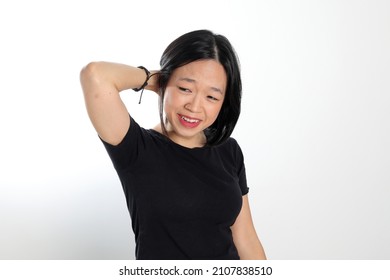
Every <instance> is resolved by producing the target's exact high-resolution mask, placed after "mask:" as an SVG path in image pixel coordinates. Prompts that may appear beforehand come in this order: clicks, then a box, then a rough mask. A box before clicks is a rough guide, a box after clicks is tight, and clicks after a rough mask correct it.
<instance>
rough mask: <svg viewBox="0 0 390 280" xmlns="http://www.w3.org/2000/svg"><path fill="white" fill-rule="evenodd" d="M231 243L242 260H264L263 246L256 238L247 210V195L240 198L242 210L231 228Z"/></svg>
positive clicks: (249, 213)
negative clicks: (232, 242)
mask: <svg viewBox="0 0 390 280" xmlns="http://www.w3.org/2000/svg"><path fill="white" fill-rule="evenodd" d="M231 230H232V233H233V241H234V244H235V245H236V248H237V251H238V254H239V256H240V259H242V260H266V259H267V257H266V255H265V252H264V249H263V246H262V245H261V242H260V240H259V238H258V236H257V233H256V230H255V227H254V225H253V221H252V216H251V211H250V208H249V200H248V195H244V196H243V197H242V208H241V212H240V214H239V215H238V217H237V219H236V221H235V223H234V224H233V226H232V227H231Z"/></svg>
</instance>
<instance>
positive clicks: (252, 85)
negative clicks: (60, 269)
mask: <svg viewBox="0 0 390 280" xmlns="http://www.w3.org/2000/svg"><path fill="white" fill-rule="evenodd" d="M389 14H390V2H388V1H385V0H383V1H379V0H375V1H373V0H370V1H368V0H367V1H363V0H357V1H346V0H344V1H340V0H338V1H336V0H331V1H318V0H317V1H309V0H307V1H303V0H300V1H287V0H286V1H244V0H243V1H226V0H218V1H211V0H208V1H205V0H197V1H179V0H177V1H173V0H171V1H168V0H167V1H156V0H149V1H125V0H123V1H119V0H110V1H77V2H76V1H75V2H72V1H43V0H38V1H2V2H1V4H0V36H1V43H0V79H1V80H0V94H1V95H0V96H1V98H0V133H1V138H0V141H1V142H0V259H129V258H134V241H133V235H132V231H131V228H130V218H129V215H128V213H127V209H126V204H125V200H124V196H123V194H122V190H121V186H120V183H119V180H118V178H117V176H116V173H115V171H114V169H113V167H112V164H111V162H110V160H109V158H108V156H107V154H106V152H105V150H104V147H103V145H102V144H101V142H100V141H99V139H98V138H97V136H96V133H95V131H94V130H93V128H92V125H91V124H90V123H89V119H88V117H87V114H86V111H85V108H84V100H83V96H82V92H81V88H80V84H79V72H80V70H81V68H82V67H83V66H84V65H85V64H86V63H88V62H89V61H93V60H107V61H115V62H122V63H127V64H131V65H134V66H137V65H144V66H146V67H147V68H149V69H157V68H158V62H159V58H160V56H161V53H162V52H163V50H164V49H165V47H166V46H167V45H168V44H169V43H170V42H171V41H172V40H174V39H175V38H176V37H178V36H180V35H182V34H183V33H186V32H188V31H192V30H195V29H201V28H206V29H210V30H212V31H215V32H217V33H221V34H223V35H225V36H227V37H228V38H229V39H230V41H231V42H232V44H233V45H234V47H235V48H236V50H237V52H238V54H239V57H240V60H241V66H242V75H243V77H242V78H243V88H244V92H243V94H244V95H243V104H242V107H243V108H242V115H241V118H240V120H239V123H238V125H237V128H236V130H235V132H234V134H233V136H234V137H235V138H236V139H237V140H238V141H239V143H240V145H241V147H242V149H243V152H244V155H245V160H246V167H247V178H248V184H249V186H250V195H249V196H250V201H251V207H252V212H253V213H252V215H253V219H254V221H255V225H256V228H257V231H258V234H259V236H260V239H261V241H262V243H263V245H264V247H265V250H266V253H267V255H268V258H270V259H389V258H390V250H389V249H390V238H389V236H390V203H389V198H390V172H389V170H390V149H389V143H390V125H389V120H390V51H389V50H390V16H389ZM122 96H123V98H124V100H125V102H126V104H127V106H128V108H129V111H131V113H132V115H133V116H134V117H135V118H136V119H137V120H138V121H139V122H140V123H141V124H142V125H143V126H145V127H151V126H153V125H154V124H155V123H156V122H158V113H157V98H156V96H155V95H154V94H153V93H151V92H145V93H144V99H143V102H142V104H141V105H138V104H137V102H138V97H139V94H136V93H134V92H132V91H127V92H124V93H123V94H122Z"/></svg>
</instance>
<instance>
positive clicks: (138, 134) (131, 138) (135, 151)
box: [100, 117, 145, 171]
mask: <svg viewBox="0 0 390 280" xmlns="http://www.w3.org/2000/svg"><path fill="white" fill-rule="evenodd" d="M100 140H101V141H102V142H103V144H104V147H105V148H106V150H107V153H108V155H109V156H110V158H111V161H112V163H113V165H114V167H115V169H116V170H117V171H120V170H124V169H127V168H128V167H129V166H131V164H132V163H133V162H135V161H136V160H137V158H139V154H140V151H141V150H142V147H144V146H145V144H144V143H145V141H144V131H143V130H142V128H141V127H140V126H139V124H138V123H137V122H136V121H135V120H134V119H133V118H132V117H130V127H129V129H128V131H127V133H126V135H125V136H124V138H123V139H122V141H121V142H120V143H119V144H118V145H111V144H109V143H107V142H105V141H104V140H103V139H101V138H100Z"/></svg>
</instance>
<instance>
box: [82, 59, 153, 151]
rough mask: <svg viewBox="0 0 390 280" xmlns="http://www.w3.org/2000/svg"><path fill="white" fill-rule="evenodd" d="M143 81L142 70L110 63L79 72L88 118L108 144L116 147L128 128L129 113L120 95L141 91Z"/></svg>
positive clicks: (144, 75) (94, 65)
mask: <svg viewBox="0 0 390 280" xmlns="http://www.w3.org/2000/svg"><path fill="white" fill-rule="evenodd" d="M146 78H147V75H146V73H145V71H144V70H143V69H139V68H137V67H132V66H128V65H124V64H118V63H111V62H91V63H89V64H88V65H87V66H85V67H84V68H83V69H82V70H81V73H80V81H81V86H82V88H83V92H84V97H85V104H86V107H87V111H88V115H89V118H90V119H91V121H92V124H93V126H94V127H95V129H96V131H97V133H98V134H99V136H100V137H101V138H102V139H103V140H104V141H106V142H107V143H110V144H112V145H117V144H119V143H120V142H121V141H122V139H123V137H124V136H125V135H126V133H127V131H128V129H129V126H130V117H129V113H128V111H127V109H126V107H125V105H124V104H123V102H122V100H121V98H120V95H119V93H120V92H121V91H122V90H126V89H132V88H139V87H141V86H142V85H143V84H144V82H145V80H146ZM153 78H155V77H153ZM151 80H152V79H151ZM153 80H155V79H153ZM151 82H152V81H149V83H151ZM149 88H150V86H149Z"/></svg>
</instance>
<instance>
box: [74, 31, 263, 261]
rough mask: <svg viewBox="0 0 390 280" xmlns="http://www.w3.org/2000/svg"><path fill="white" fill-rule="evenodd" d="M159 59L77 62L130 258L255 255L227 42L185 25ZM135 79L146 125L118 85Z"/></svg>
mask: <svg viewBox="0 0 390 280" xmlns="http://www.w3.org/2000/svg"><path fill="white" fill-rule="evenodd" d="M160 66H161V69H160V70H159V71H152V72H149V71H148V70H147V69H146V68H144V67H142V66H141V67H132V66H128V65H123V64H115V63H108V62H93V63H90V64H88V65H87V66H86V67H84V69H83V70H82V71H81V84H82V88H83V91H84V96H85V101H86V107H87V111H88V114H89V117H90V119H91V121H92V123H93V125H94V127H95V129H96V131H97V133H98V135H99V137H100V138H101V140H102V142H103V144H104V146H105V147H106V149H107V152H108V154H109V155H110V157H111V160H112V162H113V164H114V167H115V169H116V171H117V173H118V175H119V178H120V180H121V183H122V186H123V190H124V193H125V196H126V201H127V206H128V209H129V212H130V215H131V219H132V227H133V231H134V233H135V239H136V258H137V259H265V254H264V251H263V248H262V245H261V243H260V241H259V239H258V237H257V234H256V231H255V229H254V226H253V222H252V218H251V214H250V208H249V204H248V195H247V193H248V187H247V185H246V177H245V166H244V161H243V155H242V152H241V149H240V147H239V146H238V144H237V142H236V141H235V140H234V139H232V138H230V135H231V133H232V131H233V129H234V127H235V125H236V122H237V120H238V117H239V114H240V102H241V78H240V70H239V64H238V59H237V57H236V55H235V52H234V50H233V48H232V46H231V45H230V43H229V41H228V40H227V39H226V38H225V37H224V36H221V35H216V34H213V33H212V32H210V31H208V30H198V31H193V32H190V33H187V34H184V35H182V36H181V37H179V38H177V39H176V40H175V41H173V42H172V43H171V44H170V45H169V46H168V47H167V49H166V50H165V51H164V53H163V55H162V58H161V61H160ZM144 88H145V89H148V90H152V91H155V92H156V93H157V94H158V95H159V109H160V124H158V125H157V126H156V127H154V128H153V129H144V128H142V127H140V126H139V125H138V123H137V122H136V121H135V119H134V118H133V117H132V116H130V115H129V113H128V111H127V109H126V107H125V105H124V104H123V102H122V100H121V98H120V94H119V93H120V92H121V91H123V90H126V89H135V90H136V91H138V90H142V91H143V89H144ZM141 94H142V92H141Z"/></svg>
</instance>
